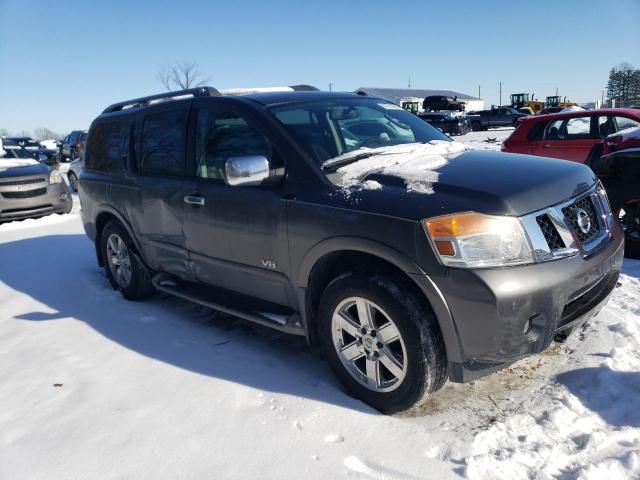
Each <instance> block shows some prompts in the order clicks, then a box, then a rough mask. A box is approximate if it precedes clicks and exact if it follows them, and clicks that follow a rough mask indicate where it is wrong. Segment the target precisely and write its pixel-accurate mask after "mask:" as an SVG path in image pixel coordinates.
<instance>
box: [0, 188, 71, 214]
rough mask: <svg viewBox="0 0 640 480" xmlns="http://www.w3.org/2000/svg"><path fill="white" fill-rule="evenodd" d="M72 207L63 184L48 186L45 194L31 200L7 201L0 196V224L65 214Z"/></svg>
mask: <svg viewBox="0 0 640 480" xmlns="http://www.w3.org/2000/svg"><path fill="white" fill-rule="evenodd" d="M72 206H73V199H72V198H71V192H69V189H68V187H67V185H66V184H65V183H64V182H62V183H57V184H53V185H48V186H47V192H46V193H45V194H43V195H38V196H35V197H31V198H10V199H8V198H3V197H2V195H1V194H0V223H3V222H10V221H12V220H22V219H25V218H35V217H42V216H44V215H49V214H51V213H67V212H69V211H71V207H72Z"/></svg>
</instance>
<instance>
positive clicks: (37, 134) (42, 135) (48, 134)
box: [33, 127, 61, 140]
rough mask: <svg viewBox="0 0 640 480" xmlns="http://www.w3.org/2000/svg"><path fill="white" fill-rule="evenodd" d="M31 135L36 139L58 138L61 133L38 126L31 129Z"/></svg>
mask: <svg viewBox="0 0 640 480" xmlns="http://www.w3.org/2000/svg"><path fill="white" fill-rule="evenodd" d="M33 137H34V138H35V139H36V140H50V139H54V140H59V139H60V137H61V135H60V134H59V133H56V132H54V131H53V130H50V129H48V128H44V127H40V128H36V129H35V130H34V131H33Z"/></svg>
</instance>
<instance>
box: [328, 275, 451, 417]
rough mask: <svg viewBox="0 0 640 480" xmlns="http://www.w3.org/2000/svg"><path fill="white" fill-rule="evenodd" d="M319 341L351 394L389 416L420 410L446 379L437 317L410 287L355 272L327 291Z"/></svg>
mask: <svg viewBox="0 0 640 480" xmlns="http://www.w3.org/2000/svg"><path fill="white" fill-rule="evenodd" d="M318 322H319V323H318V338H319V342H320V346H321V348H322V351H323V353H324V355H325V358H326V359H327V360H328V362H329V364H330V365H331V368H332V369H333V371H334V373H335V374H336V376H337V377H338V379H339V380H340V381H341V382H342V384H343V385H344V386H345V388H346V389H347V391H348V392H349V393H350V394H351V395H353V396H354V397H356V398H359V399H361V400H362V401H364V402H366V403H368V404H370V405H371V406H373V407H374V408H376V409H378V410H380V411H381V412H384V413H396V412H401V411H406V410H410V409H412V408H415V407H417V406H419V405H421V404H422V403H424V401H425V400H426V399H427V398H428V397H429V395H430V394H432V393H434V392H435V391H437V390H439V389H440V388H441V387H442V386H443V385H444V383H445V382H446V379H447V360H446V353H445V349H444V342H443V340H442V335H441V333H440V329H439V327H438V324H437V321H436V319H435V317H434V315H433V312H432V311H431V309H430V308H429V306H428V305H427V304H425V302H423V301H421V299H420V298H419V297H418V295H415V294H413V293H412V287H411V285H405V284H404V283H403V282H397V281H395V280H394V279H393V278H391V277H387V276H383V275H380V274H371V273H370V272H369V273H367V272H348V273H345V274H343V275H341V276H339V277H338V278H336V279H334V280H333V281H332V282H331V283H330V284H329V285H328V286H327V288H326V289H325V291H324V293H323V295H322V299H321V301H320V309H319V312H318Z"/></svg>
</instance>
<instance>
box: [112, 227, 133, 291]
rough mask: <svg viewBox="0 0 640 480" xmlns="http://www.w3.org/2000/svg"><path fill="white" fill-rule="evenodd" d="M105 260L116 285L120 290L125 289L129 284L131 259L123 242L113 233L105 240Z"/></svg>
mask: <svg viewBox="0 0 640 480" xmlns="http://www.w3.org/2000/svg"><path fill="white" fill-rule="evenodd" d="M107 260H108V262H109V270H110V271H111V275H113V278H114V279H115V281H116V282H117V284H118V285H119V286H120V287H121V288H127V287H128V286H129V284H130V283H131V258H130V256H129V250H128V249H127V246H126V245H125V243H124V241H122V238H120V236H119V235H117V234H115V233H112V234H111V235H109V238H108V239H107Z"/></svg>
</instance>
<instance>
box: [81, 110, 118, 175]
mask: <svg viewBox="0 0 640 480" xmlns="http://www.w3.org/2000/svg"><path fill="white" fill-rule="evenodd" d="M122 130H123V129H122V125H121V124H120V123H119V122H109V123H101V124H98V125H96V126H94V127H93V128H92V129H91V135H90V141H89V143H88V145H87V151H86V154H85V167H86V168H87V169H89V170H98V171H103V172H115V171H116V170H118V168H119V166H120V160H121V158H122V150H121V148H122Z"/></svg>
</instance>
